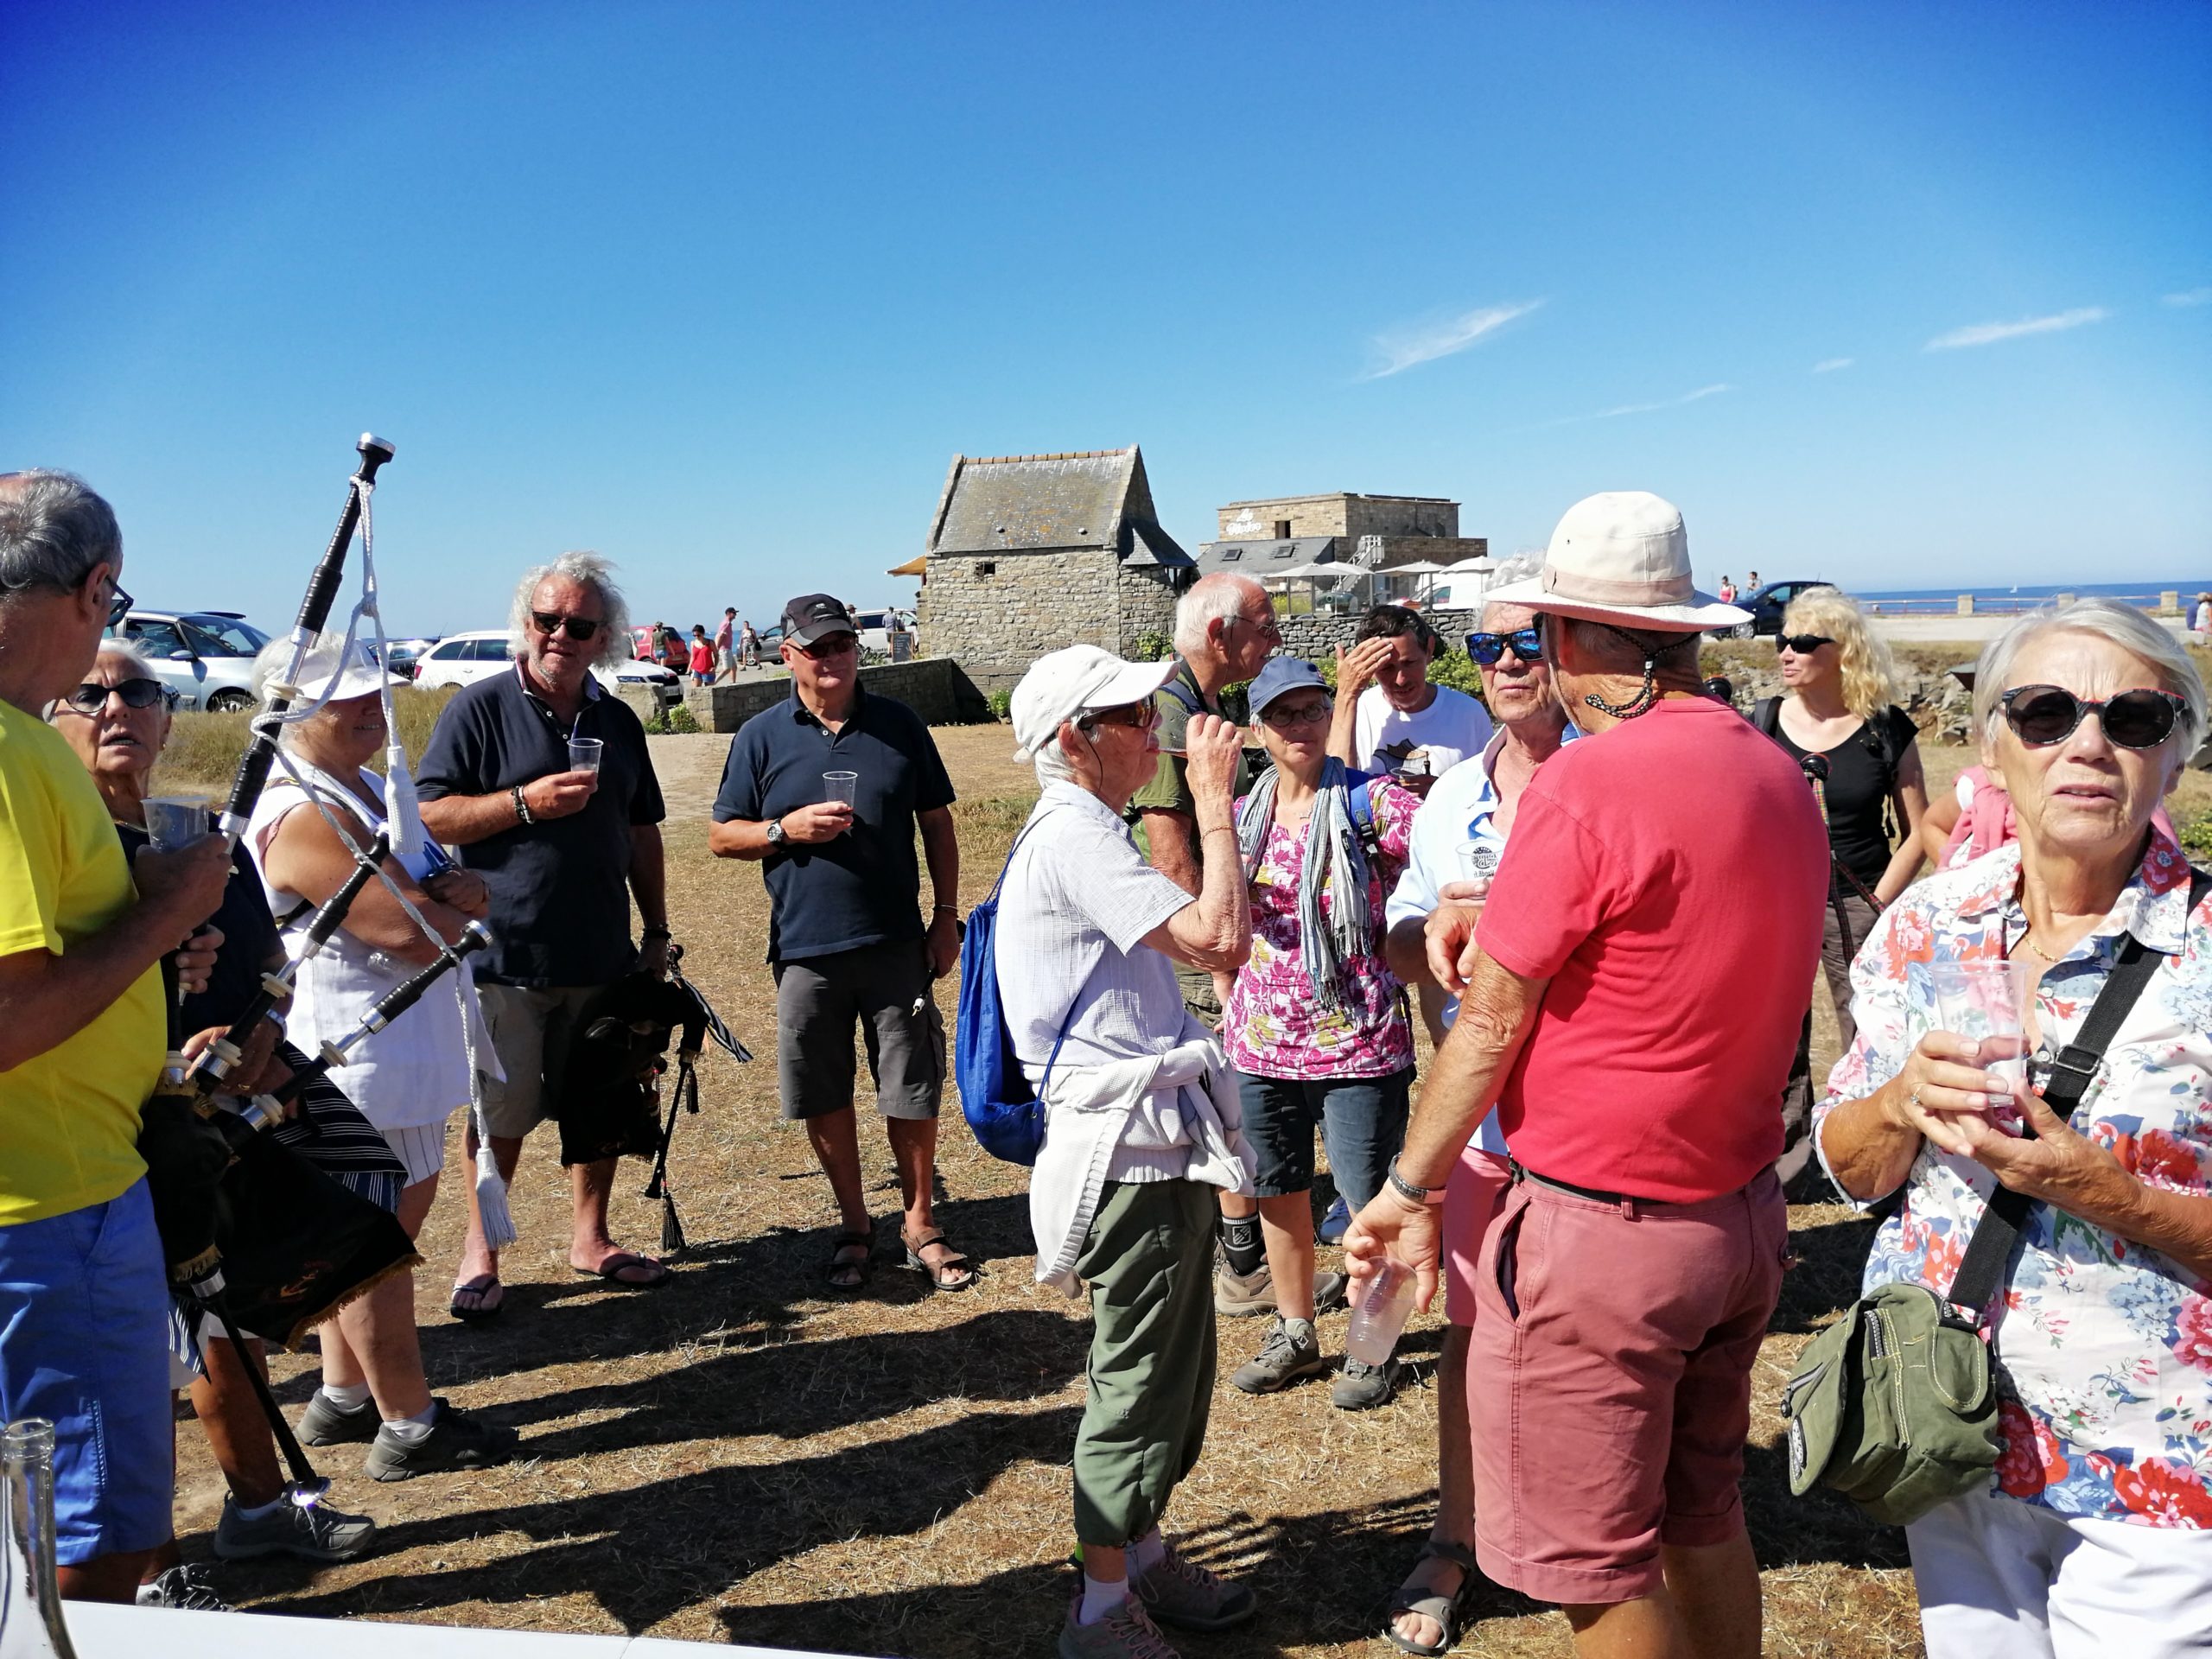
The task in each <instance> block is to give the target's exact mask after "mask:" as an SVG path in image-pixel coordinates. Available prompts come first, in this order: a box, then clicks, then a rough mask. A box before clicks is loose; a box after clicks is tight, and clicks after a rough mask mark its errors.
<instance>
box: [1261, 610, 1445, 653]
mask: <svg viewBox="0 0 2212 1659" xmlns="http://www.w3.org/2000/svg"><path fill="white" fill-rule="evenodd" d="M1425 614H1426V615H1427V618H1428V622H1429V626H1431V627H1433V628H1434V629H1435V630H1436V631H1437V632H1439V633H1440V634H1442V635H1443V636H1444V638H1445V639H1446V640H1447V641H1449V642H1450V643H1451V644H1452V645H1465V643H1466V640H1467V636H1468V635H1469V634H1471V633H1472V632H1474V631H1475V624H1476V622H1477V621H1478V620H1480V619H1479V617H1478V613H1475V612H1473V611H1429V612H1427V613H1425ZM1275 625H1276V626H1278V627H1280V628H1281V630H1282V654H1283V655H1284V656H1286V657H1303V658H1306V661H1308V662H1313V663H1318V662H1320V661H1322V660H1323V659H1324V658H1330V657H1333V656H1335V655H1336V651H1337V647H1338V645H1342V646H1343V647H1344V649H1345V650H1347V651H1349V650H1351V642H1352V636H1353V635H1354V634H1356V633H1357V632H1359V617H1358V616H1357V615H1352V616H1320V615H1306V616H1282V617H1277V618H1276V619H1275Z"/></svg>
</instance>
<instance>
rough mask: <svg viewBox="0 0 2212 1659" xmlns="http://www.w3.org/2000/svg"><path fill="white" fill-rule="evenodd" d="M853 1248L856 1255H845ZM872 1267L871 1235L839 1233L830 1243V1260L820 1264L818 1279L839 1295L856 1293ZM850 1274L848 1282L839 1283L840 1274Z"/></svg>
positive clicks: (866, 1282)
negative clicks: (821, 1265)
mask: <svg viewBox="0 0 2212 1659" xmlns="http://www.w3.org/2000/svg"><path fill="white" fill-rule="evenodd" d="M853 1250H857V1251H859V1252H860V1254H859V1255H849V1254H847V1252H849V1251H853ZM874 1268H875V1235H874V1233H872V1232H869V1233H840V1234H838V1235H837V1236H836V1241H835V1242H834V1243H831V1245H830V1246H829V1261H828V1262H824V1263H823V1268H822V1281H823V1283H824V1284H825V1285H827V1286H828V1287H829V1288H830V1289H831V1290H834V1291H836V1293H837V1294H839V1295H840V1296H851V1295H855V1294H858V1293H859V1292H860V1291H861V1290H862V1289H864V1288H865V1287H867V1285H868V1274H870V1273H872V1272H874ZM848 1273H849V1274H853V1275H854V1278H853V1281H852V1282H851V1283H850V1284H846V1283H844V1282H842V1279H841V1278H840V1275H841V1274H848Z"/></svg>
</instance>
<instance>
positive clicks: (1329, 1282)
mask: <svg viewBox="0 0 2212 1659" xmlns="http://www.w3.org/2000/svg"><path fill="white" fill-rule="evenodd" d="M1347 1282H1348V1281H1346V1280H1345V1278H1344V1274H1341V1273H1317V1274H1314V1275H1313V1316H1314V1317H1315V1318H1316V1319H1319V1317H1320V1316H1321V1315H1322V1314H1324V1313H1335V1312H1336V1311H1337V1310H1338V1308H1340V1307H1342V1306H1344V1288H1345V1286H1346V1283H1347Z"/></svg>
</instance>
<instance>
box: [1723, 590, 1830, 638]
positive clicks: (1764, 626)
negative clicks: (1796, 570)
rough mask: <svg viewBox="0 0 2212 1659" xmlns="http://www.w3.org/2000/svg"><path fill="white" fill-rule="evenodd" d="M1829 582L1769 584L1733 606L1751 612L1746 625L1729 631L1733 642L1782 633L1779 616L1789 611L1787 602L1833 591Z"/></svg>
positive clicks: (1739, 625)
mask: <svg viewBox="0 0 2212 1659" xmlns="http://www.w3.org/2000/svg"><path fill="white" fill-rule="evenodd" d="M1834 586H1835V583H1834V582H1817V581H1808V580H1806V579H1805V578H1803V577H1799V578H1797V579H1796V580H1795V581H1792V582H1767V583H1765V584H1764V586H1762V587H1761V588H1759V590H1758V592H1757V593H1755V594H1752V595H1751V597H1750V598H1748V599H1738V601H1736V603H1737V604H1738V606H1739V607H1742V608H1743V609H1745V610H1747V611H1749V612H1750V613H1751V620H1750V621H1748V622H1741V623H1738V624H1737V626H1734V627H1733V628H1731V629H1729V630H1728V631H1727V632H1728V637H1729V638H1730V639H1758V638H1759V637H1761V636H1762V635H1764V634H1770V633H1780V632H1782V613H1783V612H1784V611H1786V610H1788V609H1789V601H1791V600H1793V599H1795V598H1796V597H1797V596H1798V595H1799V594H1809V593H1811V592H1812V591H1813V589H1814V588H1833V587H1834Z"/></svg>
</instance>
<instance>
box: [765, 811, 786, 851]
mask: <svg viewBox="0 0 2212 1659" xmlns="http://www.w3.org/2000/svg"><path fill="white" fill-rule="evenodd" d="M768 844H769V845H770V846H771V847H781V846H782V845H783V844H784V821H783V820H782V819H781V818H771V819H769V820H768Z"/></svg>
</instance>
